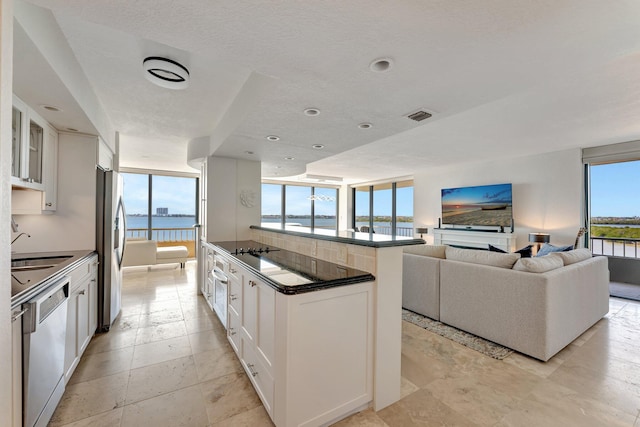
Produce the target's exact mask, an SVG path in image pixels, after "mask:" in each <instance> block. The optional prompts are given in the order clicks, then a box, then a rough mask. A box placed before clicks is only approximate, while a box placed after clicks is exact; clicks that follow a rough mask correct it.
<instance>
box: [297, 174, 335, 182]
mask: <svg viewBox="0 0 640 427" xmlns="http://www.w3.org/2000/svg"><path fill="white" fill-rule="evenodd" d="M300 180H302V181H314V182H342V178H341V177H339V176H328V175H313V174H309V173H308V174H305V175H304V176H303V177H301V178H300Z"/></svg>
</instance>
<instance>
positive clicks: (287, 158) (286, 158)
mask: <svg viewBox="0 0 640 427" xmlns="http://www.w3.org/2000/svg"><path fill="white" fill-rule="evenodd" d="M284 159H285V160H295V159H296V158H295V157H285V158H284Z"/></svg>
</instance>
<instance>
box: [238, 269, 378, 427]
mask: <svg viewBox="0 0 640 427" xmlns="http://www.w3.org/2000/svg"><path fill="white" fill-rule="evenodd" d="M229 268H230V269H234V270H236V271H237V272H236V273H235V274H234V275H233V277H230V280H229V282H230V283H229V306H228V310H227V312H228V325H229V328H228V330H227V337H228V340H229V342H230V343H231V346H232V347H233V349H234V351H235V352H236V354H237V355H238V358H239V359H240V362H241V364H242V366H243V368H244V370H245V372H246V374H247V376H248V377H249V380H250V381H251V383H252V384H253V386H254V388H255V389H256V392H257V393H258V395H259V396H260V399H261V400H262V403H263V404H264V407H265V409H266V411H267V413H268V414H269V416H270V417H271V419H272V420H273V422H274V423H275V424H276V426H278V427H289V426H301V425H304V426H308V427H311V426H320V425H327V424H330V423H333V422H336V421H338V420H340V419H341V418H344V417H346V416H348V415H350V414H351V413H353V412H355V411H358V410H361V409H363V408H365V407H366V406H367V405H368V404H370V402H371V401H372V400H373V330H374V325H373V299H374V296H373V294H374V289H373V283H372V282H366V283H359V284H354V285H348V286H338V287H334V288H329V289H323V290H318V291H314V292H306V293H301V294H297V295H285V294H283V293H280V292H277V291H276V290H275V289H274V288H273V287H271V286H269V285H267V284H266V283H265V282H264V281H262V280H260V279H259V278H258V277H257V276H255V275H254V274H253V273H252V272H250V271H249V270H247V269H245V268H242V267H240V266H239V265H236V264H234V263H233V261H230V265H229Z"/></svg>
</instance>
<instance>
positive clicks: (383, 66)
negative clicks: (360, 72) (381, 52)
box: [369, 58, 393, 73]
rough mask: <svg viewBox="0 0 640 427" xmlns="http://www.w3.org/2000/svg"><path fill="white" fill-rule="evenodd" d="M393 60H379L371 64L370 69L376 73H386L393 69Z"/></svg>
mask: <svg viewBox="0 0 640 427" xmlns="http://www.w3.org/2000/svg"><path fill="white" fill-rule="evenodd" d="M392 66H393V60H392V59H391V58H378V59H376V60H374V61H373V62H371V64H369V69H370V70H371V71H374V72H376V73H384V72H387V71H389V70H390V69H391V67H392Z"/></svg>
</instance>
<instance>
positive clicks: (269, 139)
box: [265, 135, 280, 142]
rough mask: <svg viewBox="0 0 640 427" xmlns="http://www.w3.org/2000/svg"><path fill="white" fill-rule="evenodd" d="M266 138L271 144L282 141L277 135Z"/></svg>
mask: <svg viewBox="0 0 640 427" xmlns="http://www.w3.org/2000/svg"><path fill="white" fill-rule="evenodd" d="M265 138H267V140H268V141H271V142H275V141H280V137H279V136H276V135H268V136H265Z"/></svg>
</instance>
